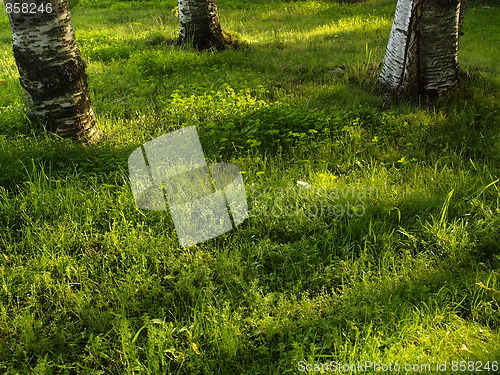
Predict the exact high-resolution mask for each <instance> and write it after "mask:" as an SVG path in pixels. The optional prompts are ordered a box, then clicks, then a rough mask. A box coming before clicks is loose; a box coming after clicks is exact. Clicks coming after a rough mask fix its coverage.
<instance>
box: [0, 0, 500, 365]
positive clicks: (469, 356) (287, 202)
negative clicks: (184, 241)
mask: <svg viewBox="0 0 500 375" xmlns="http://www.w3.org/2000/svg"><path fill="white" fill-rule="evenodd" d="M174 6H175V2H173V1H169V2H149V1H148V2H107V3H106V2H99V3H97V2H92V1H85V0H81V1H80V3H79V4H78V5H77V6H76V7H75V8H74V21H75V27H76V30H77V36H78V40H79V43H80V45H81V49H82V53H83V55H84V58H85V59H86V61H87V62H88V74H89V82H90V87H91V91H92V97H93V103H94V107H95V109H96V113H97V114H98V116H99V120H100V126H101V128H102V129H103V130H104V132H105V134H106V137H105V139H104V140H103V141H102V143H100V144H98V145H95V146H92V147H82V146H79V145H75V144H73V143H71V142H69V141H66V140H62V139H59V138H58V137H56V136H54V135H50V134H45V133H44V132H43V129H38V128H36V127H34V126H33V125H31V124H30V123H29V122H28V121H27V120H26V118H25V115H24V110H23V98H22V93H21V89H20V87H19V85H18V83H17V73H16V70H15V65H14V61H13V59H12V57H11V56H10V45H9V40H10V39H9V38H10V37H9V35H8V27H7V28H6V26H7V22H6V17H5V16H2V17H0V41H1V43H2V44H0V56H1V57H2V59H1V60H0V64H1V66H2V70H1V71H0V82H1V83H0V104H1V106H0V107H1V110H2V111H1V114H0V184H1V186H0V280H1V281H0V285H1V286H2V287H1V288H0V369H1V370H2V371H3V372H5V373H8V374H15V373H30V374H31V373H40V374H50V373H84V374H90V373H92V374H97V373H102V374H109V373H112V374H123V373H129V374H132V373H140V374H162V373H185V374H193V373H200V374H202V373H208V374H211V373H214V374H215V373H223V374H233V373H245V374H273V373H275V374H286V373H297V372H298V365H297V364H298V362H299V361H307V362H309V363H318V362H327V361H328V362H329V361H330V360H332V359H334V360H336V361H338V362H340V363H362V362H364V361H365V360H369V361H374V362H379V363H391V362H392V363H400V364H404V363H420V364H423V363H432V364H435V363H443V362H445V361H448V363H449V364H448V367H450V366H451V361H459V360H467V361H469V360H470V361H483V363H485V362H486V361H494V360H498V358H500V353H499V351H498V345H496V343H497V342H498V328H499V322H500V320H499V294H498V290H499V289H500V285H499V280H498V267H499V262H500V260H499V256H500V255H499V251H498V243H500V234H499V231H498V228H499V227H500V219H499V218H500V215H499V213H500V212H499V211H500V206H499V183H498V178H499V173H500V171H499V151H500V139H499V134H500V131H499V122H498V112H497V111H498V79H497V73H498V72H497V69H498V67H497V66H496V62H495V61H496V57H495V56H496V55H495V49H494V44H495V41H496V38H497V37H496V35H497V33H495V32H494V31H495V30H496V28H498V27H496V26H495V25H496V23H495V22H493V20H494V19H495V17H497V16H498V14H497V13H498V8H494V9H488V10H486V9H483V8H472V9H471V10H470V12H469V14H468V17H467V18H466V25H465V35H464V36H463V39H462V41H461V63H462V66H463V67H464V69H465V74H464V79H463V80H462V85H461V87H460V89H459V90H457V91H456V92H455V93H453V94H452V95H451V96H449V97H448V98H444V99H443V100H441V102H440V103H438V105H437V106H436V107H435V108H420V107H418V106H416V105H414V104H412V103H398V102H393V103H385V102H383V101H382V100H381V99H379V98H378V97H377V95H376V90H375V86H376V85H375V82H376V76H377V73H378V67H379V63H380V61H381V60H382V58H383V54H384V50H385V44H386V42H387V38H388V35H389V30H390V26H391V17H392V14H393V11H394V2H393V1H367V2H362V3H359V4H349V3H339V2H330V1H305V2H284V1H283V2H281V1H274V2H264V1H259V2H252V3H250V2H248V1H229V0H228V1H220V2H219V7H220V10H221V19H222V22H223V24H224V25H225V26H226V27H227V28H228V29H229V30H230V31H232V32H234V33H235V34H236V35H238V37H239V38H240V40H242V41H243V42H245V43H247V46H246V47H244V48H241V49H236V50H227V51H224V52H222V53H218V54H215V53H212V52H206V53H201V54H200V53H195V52H192V51H189V50H178V49H176V48H174V47H173V46H171V45H169V44H168V40H169V39H171V38H173V37H175V34H176V27H177V24H176V18H175V15H174V14H173V13H172V11H171V10H172V8H174ZM479 25H488V26H487V27H484V28H483V27H479ZM479 41H481V43H479ZM189 125H196V126H197V127H198V131H199V134H200V139H201V142H202V144H203V147H204V150H205V153H206V156H207V158H208V159H209V160H210V161H224V162H232V163H235V164H237V165H238V166H240V167H241V168H242V170H243V172H244V177H245V184H246V188H247V195H248V201H249V206H250V208H251V210H250V217H249V218H248V219H247V220H246V221H245V222H244V223H243V224H242V225H241V226H240V227H238V228H237V229H235V230H233V231H231V232H229V233H226V234H224V235H222V236H220V237H218V238H216V239H213V240H211V241H208V242H206V243H202V244H199V245H197V246H194V247H191V248H188V249H182V250H181V249H179V248H178V244H177V238H176V234H175V231H174V227H173V223H172V221H171V219H170V217H169V215H168V213H164V212H151V211H142V210H139V209H138V208H136V206H135V203H134V201H133V197H132V195H131V194H130V188H129V186H128V180H127V179H128V176H127V174H128V172H127V165H126V163H127V157H128V155H129V154H130V152H131V151H132V150H133V149H134V148H135V147H137V146H138V145H140V144H141V143H143V142H145V141H147V140H149V139H151V138H153V137H156V136H159V135H162V134H164V133H166V132H168V131H171V130H174V129H178V128H180V127H184V126H189ZM297 181H305V182H307V183H308V184H309V188H307V187H304V186H299V185H297ZM464 345H465V346H464ZM326 356H332V357H326Z"/></svg>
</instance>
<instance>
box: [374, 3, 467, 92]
mask: <svg viewBox="0 0 500 375" xmlns="http://www.w3.org/2000/svg"><path fill="white" fill-rule="evenodd" d="M461 3H462V1H461V0H398V3H397V6H396V14H395V17H394V23H393V26H392V30H391V35H390V37H389V43H388V45H387V50H386V55H385V58H384V64H383V67H382V71H381V74H380V77H379V81H380V82H381V83H382V84H383V85H384V86H386V87H387V88H388V89H389V90H391V91H393V92H396V93H401V94H405V95H408V96H424V97H425V98H431V97H432V98H434V97H436V96H437V95H439V94H441V93H445V92H448V91H450V90H452V89H453V88H454V87H455V86H456V85H457V84H458V78H459V77H458V58H457V55H458V37H459V28H460V24H461V17H462V16H463V12H461Z"/></svg>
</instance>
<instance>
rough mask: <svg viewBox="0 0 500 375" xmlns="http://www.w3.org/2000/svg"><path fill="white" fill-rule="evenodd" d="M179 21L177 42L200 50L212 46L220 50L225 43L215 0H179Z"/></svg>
mask: <svg viewBox="0 0 500 375" xmlns="http://www.w3.org/2000/svg"><path fill="white" fill-rule="evenodd" d="M179 21H180V25H181V29H180V35H179V39H178V43H179V44H188V45H192V46H193V47H194V48H196V49H198V50H200V51H201V50H205V49H209V48H212V47H213V48H216V49H218V50H221V49H223V48H224V47H225V45H226V44H227V41H226V39H225V37H224V35H223V33H222V28H221V26H220V21H219V15H218V12H217V4H216V3H215V0H179Z"/></svg>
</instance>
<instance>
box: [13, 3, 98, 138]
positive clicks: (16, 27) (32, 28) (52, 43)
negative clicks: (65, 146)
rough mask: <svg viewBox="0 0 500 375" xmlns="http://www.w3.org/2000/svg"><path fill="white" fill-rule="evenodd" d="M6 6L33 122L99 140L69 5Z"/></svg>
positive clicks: (66, 133) (58, 131)
mask: <svg viewBox="0 0 500 375" xmlns="http://www.w3.org/2000/svg"><path fill="white" fill-rule="evenodd" d="M16 3H17V4H19V3H21V5H20V6H19V8H16V6H15V4H16ZM9 4H10V5H9ZM30 4H36V7H34V6H33V5H30ZM6 7H7V10H8V11H9V10H10V12H9V18H10V25H11V28H12V36H13V50H14V57H15V59H16V64H17V67H18V70H19V74H20V81H21V86H22V87H23V89H24V93H25V100H26V105H27V107H28V110H29V118H30V119H31V120H33V121H39V122H42V123H43V124H44V125H45V126H46V128H47V130H49V131H53V132H55V133H56V134H59V135H60V136H62V137H67V138H77V139H82V140H87V141H92V140H95V139H96V138H97V136H98V133H99V131H98V128H97V122H96V118H95V115H94V112H93V110H92V107H91V104H90V98H89V93H88V87H87V75H86V73H85V63H84V61H83V60H82V57H81V54H80V50H79V49H78V46H77V44H76V40H75V33H74V30H73V24H72V22H71V14H70V11H69V6H68V0H50V1H48V0H44V1H42V0H7V1H6ZM27 10H28V11H27ZM30 11H33V13H30Z"/></svg>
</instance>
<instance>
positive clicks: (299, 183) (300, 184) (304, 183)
mask: <svg viewBox="0 0 500 375" xmlns="http://www.w3.org/2000/svg"><path fill="white" fill-rule="evenodd" d="M297 185H299V186H303V187H305V188H309V184H308V183H307V182H304V181H297Z"/></svg>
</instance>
